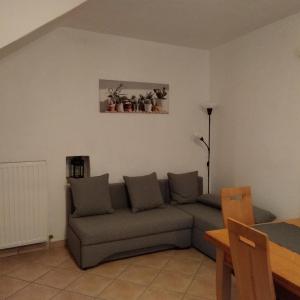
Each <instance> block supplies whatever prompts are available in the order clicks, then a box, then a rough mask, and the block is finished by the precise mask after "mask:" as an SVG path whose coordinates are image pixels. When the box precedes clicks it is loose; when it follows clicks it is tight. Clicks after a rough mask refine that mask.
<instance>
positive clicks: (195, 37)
mask: <svg viewBox="0 0 300 300" xmlns="http://www.w3.org/2000/svg"><path fill="white" fill-rule="evenodd" d="M299 11H300V0H89V1H87V3H86V4H83V5H82V6H81V7H80V8H79V9H76V10H75V11H73V12H71V13H70V14H69V15H67V16H66V18H65V19H64V25H65V26H70V27H73V28H79V29H85V30H90V31H95V32H101V33H109V34H115V35H121V36H127V37H133V38H137V39H143V40H150V41H156V42H162V43H169V44H174V45H180V46H187V47H193V48H201V49H211V48H214V47H216V46H218V45H220V44H223V43H225V42H228V41H230V40H233V39H235V38H236V37H238V36H241V35H243V34H246V33H248V32H251V31H253V30H255V29H257V28H259V27H262V26H264V25H267V24H270V23H272V22H275V21H277V20H279V19H282V18H284V17H287V16H289V15H292V14H295V13H297V12H299Z"/></svg>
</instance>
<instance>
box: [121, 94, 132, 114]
mask: <svg viewBox="0 0 300 300" xmlns="http://www.w3.org/2000/svg"><path fill="white" fill-rule="evenodd" d="M123 102H124V110H125V111H127V112H132V104H131V101H130V100H129V99H128V98H127V97H123Z"/></svg>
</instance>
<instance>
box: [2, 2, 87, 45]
mask: <svg viewBox="0 0 300 300" xmlns="http://www.w3.org/2000/svg"><path fill="white" fill-rule="evenodd" d="M85 1H86V0H26V1H24V0H1V1H0V28H1V35H0V49H1V48H2V47H4V46H6V45H8V44H10V43H12V42H14V41H16V40H17V39H19V38H21V37H23V36H24V35H26V34H28V33H30V32H32V31H33V30H35V29H37V28H39V27H40V26H42V25H44V24H46V23H48V22H50V21H52V20H53V19H55V18H57V17H59V16H61V15H63V14H64V13H66V12H68V11H70V10H72V9H73V8H75V7H76V6H78V5H80V4H82V3H83V2H85Z"/></svg>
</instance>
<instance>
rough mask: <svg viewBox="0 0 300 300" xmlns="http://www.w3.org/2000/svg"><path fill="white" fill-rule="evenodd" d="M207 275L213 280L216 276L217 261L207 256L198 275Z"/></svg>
mask: <svg viewBox="0 0 300 300" xmlns="http://www.w3.org/2000/svg"><path fill="white" fill-rule="evenodd" d="M203 275H204V276H206V277H209V278H210V279H212V280H215V277H216V263H215V262H214V261H213V260H211V259H210V258H205V259H204V260H203V262H202V264H201V266H200V268H199V270H198V272H197V276H203Z"/></svg>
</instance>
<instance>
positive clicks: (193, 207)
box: [67, 177, 275, 269]
mask: <svg viewBox="0 0 300 300" xmlns="http://www.w3.org/2000/svg"><path fill="white" fill-rule="evenodd" d="M198 180H199V195H201V194H202V192H203V190H202V187H203V183H202V177H199V179H198ZM159 185H160V189H161V192H162V195H163V199H164V202H165V206H164V207H163V208H155V209H151V210H145V211H141V212H138V213H133V212H132V211H131V209H130V204H129V203H130V202H129V199H128V193H127V190H126V186H125V184H124V183H114V184H110V185H109V190H110V196H111V201H112V207H113V209H114V213H112V214H104V215H95V216H87V217H74V216H73V215H72V213H73V211H74V205H73V201H72V194H71V192H70V188H68V190H67V199H68V205H67V207H68V224H67V245H68V248H69V250H70V252H71V253H72V255H73V257H74V259H75V260H76V262H77V264H78V265H79V266H80V267H81V268H82V269H85V268H89V267H93V266H95V265H97V264H99V263H101V262H104V261H108V260H114V259H117V258H122V257H129V256H134V255H139V254H144V253H149V252H154V251H159V250H165V249H171V248H188V247H191V246H193V247H195V248H197V249H199V250H200V251H202V252H203V253H204V254H206V255H208V256H210V257H212V258H215V249H214V247H213V246H212V245H210V244H209V243H208V242H207V241H206V240H205V239H204V234H205V231H206V230H213V229H218V228H222V227H223V221H222V216H221V211H220V209H219V208H218V207H213V206H209V205H207V204H203V203H200V202H197V203H191V204H182V205H180V204H177V205H174V204H172V201H171V199H170V191H169V182H168V180H159ZM255 217H256V222H257V223H263V222H269V221H272V220H274V219H275V216H273V215H272V214H271V213H269V212H267V211H265V210H262V209H259V208H255Z"/></svg>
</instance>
